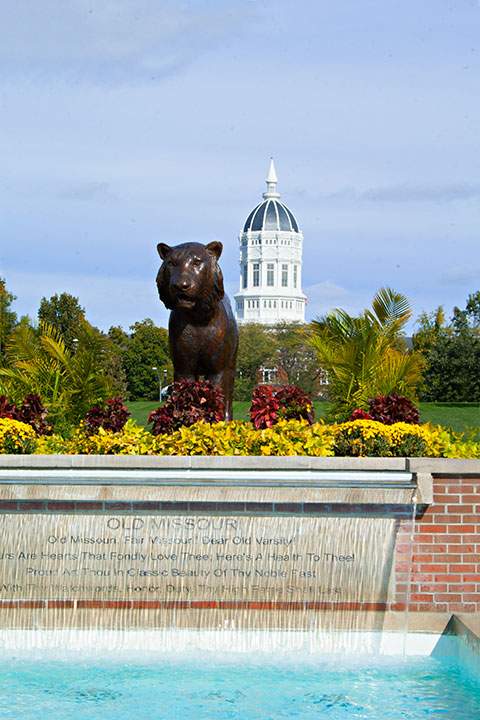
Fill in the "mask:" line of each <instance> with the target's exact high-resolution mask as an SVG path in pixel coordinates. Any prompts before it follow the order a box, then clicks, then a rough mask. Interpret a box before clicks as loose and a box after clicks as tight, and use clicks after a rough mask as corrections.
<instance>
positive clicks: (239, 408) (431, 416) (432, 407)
mask: <svg viewBox="0 0 480 720" xmlns="http://www.w3.org/2000/svg"><path fill="white" fill-rule="evenodd" d="M126 406H127V408H128V410H129V411H130V412H131V413H132V417H133V419H134V420H136V421H137V423H138V425H146V424H147V419H148V415H149V413H151V412H152V410H156V409H157V407H158V402H150V401H148V400H139V401H137V402H128V403H126ZM314 406H315V415H316V417H317V418H320V417H323V418H324V417H325V415H326V412H327V410H328V407H329V403H327V402H316V403H314ZM249 407H250V402H235V403H233V417H234V418H235V420H248V408H249ZM419 409H420V417H421V420H422V422H428V421H430V422H432V423H434V424H435V425H443V426H444V427H450V426H451V427H453V429H454V430H456V431H457V432H462V431H463V430H464V429H465V428H466V427H476V426H477V425H478V426H480V403H420V404H419Z"/></svg>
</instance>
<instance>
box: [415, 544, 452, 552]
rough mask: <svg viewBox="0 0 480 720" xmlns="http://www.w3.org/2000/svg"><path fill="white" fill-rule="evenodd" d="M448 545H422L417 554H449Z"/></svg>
mask: <svg viewBox="0 0 480 720" xmlns="http://www.w3.org/2000/svg"><path fill="white" fill-rule="evenodd" d="M447 547H448V546H447V545H435V544H434V543H421V544H420V545H419V547H418V550H417V552H419V553H444V552H447Z"/></svg>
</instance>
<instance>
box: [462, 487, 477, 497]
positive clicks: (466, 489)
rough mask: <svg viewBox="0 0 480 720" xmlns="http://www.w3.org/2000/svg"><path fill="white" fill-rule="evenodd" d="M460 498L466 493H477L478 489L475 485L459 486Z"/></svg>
mask: <svg viewBox="0 0 480 720" xmlns="http://www.w3.org/2000/svg"><path fill="white" fill-rule="evenodd" d="M461 493H462V498H463V497H464V495H465V494H466V493H478V489H477V487H476V486H475V485H471V484H466V485H463V484H462V486H461Z"/></svg>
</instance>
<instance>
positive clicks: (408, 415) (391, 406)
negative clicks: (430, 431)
mask: <svg viewBox="0 0 480 720" xmlns="http://www.w3.org/2000/svg"><path fill="white" fill-rule="evenodd" d="M368 405H369V409H368V412H367V411H365V410H361V409H357V410H354V411H353V413H352V415H351V417H350V420H360V419H363V420H376V421H377V422H381V423H383V424H384V425H393V424H394V423H397V422H405V423H410V424H411V425H419V424H420V412H419V410H418V408H417V407H415V405H414V404H413V402H412V401H411V400H409V398H407V397H404V396H403V395H399V394H398V393H390V395H377V397H374V398H370V400H369V401H368Z"/></svg>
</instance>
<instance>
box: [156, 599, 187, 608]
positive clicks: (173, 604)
mask: <svg viewBox="0 0 480 720" xmlns="http://www.w3.org/2000/svg"><path fill="white" fill-rule="evenodd" d="M189 607H190V603H189V602H188V600H163V601H162V608H165V609H166V610H188V608H189Z"/></svg>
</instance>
